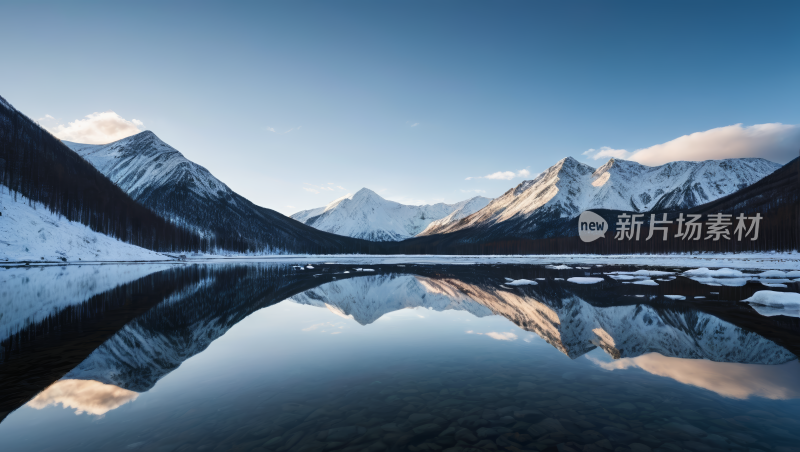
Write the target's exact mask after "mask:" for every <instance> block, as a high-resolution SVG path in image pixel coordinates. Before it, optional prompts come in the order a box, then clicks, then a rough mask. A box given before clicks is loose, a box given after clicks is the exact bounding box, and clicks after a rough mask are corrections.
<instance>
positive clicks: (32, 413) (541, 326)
mask: <svg viewBox="0 0 800 452" xmlns="http://www.w3.org/2000/svg"><path fill="white" fill-rule="evenodd" d="M314 267H316V268H305V269H303V270H300V269H299V268H297V267H293V266H289V265H278V264H259V263H251V264H246V265H224V264H215V265H188V266H179V267H165V266H157V267H156V266H153V267H150V268H145V267H143V266H142V267H130V266H122V267H121V266H94V267H93V266H85V267H82V268H73V267H51V268H42V269H6V270H0V271H4V272H6V273H5V274H4V275H3V276H2V277H3V278H4V281H5V282H8V284H6V288H5V289H3V290H4V292H3V296H4V298H5V299H4V300H3V302H4V303H3V304H2V310H3V312H2V316H0V326H2V327H3V328H4V330H3V337H2V346H3V347H2V349H0V350H2V351H1V353H2V356H1V358H2V364H0V378H2V379H1V380H0V382H2V384H1V385H0V413H2V416H3V420H2V422H0V443H1V444H3V445H4V447H3V450H15V451H16V450H21V451H22V450H35V451H39V450H82V451H83V450H87V451H91V450H98V451H106V450H158V451H160V450H163V451H173V450H174V451H183V450H186V451H189V450H242V451H250V450H253V451H255V450H274V451H285V450H292V451H295V450H297V451H301V450H309V451H323V450H375V451H379V450H447V449H452V450H513V451H516V450H542V451H544V450H553V451H555V450H559V451H562V452H563V451H571V450H583V451H601V450H603V451H609V450H619V451H626V450H632V451H647V450H665V451H667V450H692V451H705V450H742V451H745V450H763V451H790V450H798V449H797V444H798V442H800V436H798V433H797V432H798V431H800V421H799V420H800V400H798V398H800V365H799V364H798V361H797V357H796V356H797V353H798V352H800V345H799V344H800V341H799V340H798V339H799V338H800V325H798V319H796V318H792V317H787V316H782V315H776V316H771V317H764V316H761V315H759V314H758V313H757V312H756V311H755V310H754V309H753V308H752V307H750V306H749V305H747V304H744V303H738V302H737V301H738V300H742V299H744V298H747V297H749V296H750V295H752V293H753V292H755V291H756V290H761V289H763V287H760V286H758V285H757V284H751V283H746V284H743V285H740V286H724V285H709V284H703V283H702V282H699V281H695V280H691V279H688V278H683V277H681V276H678V275H677V274H676V275H674V276H664V277H659V278H654V280H656V279H658V281H657V285H656V286H649V285H637V284H631V281H630V280H627V281H626V280H625V279H624V278H622V279H619V280H617V279H613V278H610V277H609V276H608V273H610V272H611V271H620V270H622V271H625V270H628V271H632V270H637V269H635V268H621V267H615V268H613V269H609V268H602V267H587V268H571V269H566V270H558V269H554V268H545V267H540V266H524V265H513V266H503V265H474V266H448V265H406V266H396V265H393V266H390V265H385V266H368V267H369V269H370V270H373V271H356V268H358V267H353V266H342V265H314ZM361 268H362V270H363V268H364V267H361ZM9 272H11V273H9ZM345 272H347V273H345ZM576 276H577V277H601V278H603V281H602V282H600V283H597V284H590V285H582V284H575V283H572V282H569V281H567V279H568V278H570V277H576ZM507 278H508V279H507ZM523 278H524V279H528V280H531V281H535V282H536V283H537V284H535V285H522V286H512V285H508V283H509V280H519V279H523ZM661 279H663V280H661ZM9 281H11V282H9ZM787 290H795V286H791V285H790V287H789V288H788V289H787ZM667 295H670V296H673V297H667ZM675 296H680V297H683V298H685V300H676V299H674V298H676V297H675ZM701 297H702V298H701Z"/></svg>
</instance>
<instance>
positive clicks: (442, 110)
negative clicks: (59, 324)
mask: <svg viewBox="0 0 800 452" xmlns="http://www.w3.org/2000/svg"><path fill="white" fill-rule="evenodd" d="M111 3H113V4H111ZM0 10H1V11H2V14H0V15H2V16H3V18H4V20H3V23H4V25H3V27H2V28H0V41H2V42H3V43H5V44H4V46H3V50H2V61H3V67H4V70H3V71H0V95H2V96H3V97H5V98H6V99H7V100H8V101H9V102H11V103H12V104H13V105H14V106H16V107H17V108H18V109H20V110H21V111H23V112H24V113H26V114H27V115H28V116H30V117H32V118H35V119H39V118H46V115H50V116H51V117H52V118H53V119H49V118H46V119H42V124H43V125H46V126H48V127H51V128H52V127H55V126H56V124H62V125H68V123H69V122H72V121H75V120H77V119H81V118H84V117H86V115H89V114H92V113H94V112H105V111H113V112H115V113H116V114H117V115H119V116H120V117H121V118H124V119H125V120H128V121H132V120H133V119H136V120H138V121H140V122H141V124H143V125H142V126H141V127H140V128H141V129H142V130H144V129H148V130H152V131H153V132H155V133H156V134H157V135H158V136H159V137H161V138H162V139H163V140H164V141H166V142H167V143H169V144H171V145H172V146H174V147H175V148H177V149H178V150H180V151H181V152H182V153H183V154H184V155H186V156H187V157H188V158H189V159H191V160H193V161H195V162H198V163H200V164H202V165H204V166H205V167H207V168H208V169H209V170H210V171H211V172H212V173H213V174H214V175H216V176H217V177H218V178H220V179H221V180H222V181H223V182H225V183H227V184H228V185H229V186H230V187H231V188H232V189H234V190H235V191H237V192H239V193H240V194H242V195H244V196H246V197H247V198H249V199H251V200H252V201H253V202H255V203H256V204H259V205H263V206H265V207H269V208H273V209H276V210H278V211H280V212H283V213H286V214H290V213H293V212H295V211H297V210H300V209H307V208H311V207H317V206H321V205H325V204H327V203H328V202H330V201H332V200H333V199H335V198H337V197H339V196H341V195H343V194H345V193H347V192H355V191H357V190H358V189H359V188H361V187H369V188H371V189H373V190H375V191H376V192H378V193H380V194H382V195H383V196H384V197H387V198H389V199H394V200H398V201H401V202H406V203H420V202H437V201H446V202H455V201H458V200H461V199H464V198H467V197H470V196H472V195H474V194H476V193H479V194H483V195H485V196H490V197H495V196H498V195H500V194H502V193H503V192H505V191H506V190H508V189H509V188H511V187H513V186H514V185H516V184H517V183H519V182H520V181H521V180H522V177H524V175H525V171H527V172H528V173H529V174H530V176H533V175H535V174H536V173H538V172H540V171H542V170H544V169H546V168H547V167H549V166H551V165H552V164H554V163H555V162H557V161H558V160H559V159H561V158H563V157H566V156H573V157H575V158H578V159H580V160H582V161H585V162H587V163H590V164H592V165H593V166H599V165H601V164H602V163H603V162H604V159H602V158H599V159H597V160H594V159H592V156H596V155H597V153H598V152H599V151H600V150H601V148H603V147H608V148H609V149H607V150H606V153H605V154H604V155H618V156H630V155H631V153H632V152H633V151H636V150H638V149H643V148H648V147H651V146H654V145H658V144H661V143H666V142H669V141H670V140H674V139H676V138H679V137H681V136H684V135H688V134H693V133H696V132H704V131H708V130H711V129H715V128H720V127H727V126H733V125H736V124H742V126H741V127H740V128H739V129H721V130H723V131H725V130H727V131H729V132H731V133H732V134H733V135H732V136H733V137H734V138H735V137H736V136H738V135H736V134H737V133H745V132H746V131H747V130H750V131H751V132H753V133H751V135H753V136H757V137H756V138H754V140H755V141H754V143H755V144H753V146H755V147H754V148H747V149H744V150H740V151H741V154H737V153H735V152H734V154H735V155H731V156H743V155H750V154H753V153H755V154H756V155H758V154H759V153H763V154H764V155H765V156H766V155H767V154H769V157H771V158H772V159H774V160H783V161H781V162H780V163H784V162H785V161H786V160H787V159H788V158H789V155H788V154H787V153H786V151H785V150H780V151H774V149H773V150H770V149H772V148H770V147H769V146H768V145H766V147H765V148H763V149H762V148H760V147H759V146H762V145H763V143H761V144H760V142H759V141H758V139H760V138H758V137H759V136H762V135H763V133H761V132H760V131H761V130H764V129H758V130H756V129H745V128H746V127H748V126H753V125H759V124H774V123H781V124H784V125H785V126H783V128H780V127H778V129H775V127H777V126H775V127H773V128H772V129H769V130H773V132H774V130H778V131H777V132H774V134H778V135H775V136H777V137H778V138H776V139H778V140H783V141H784V144H783V145H782V146H783V147H782V148H781V149H786V148H787V146H788V147H789V148H791V147H792V146H794V145H795V144H798V145H799V146H796V147H800V141H797V142H795V141H796V140H797V139H798V137H799V136H800V135H798V133H797V127H795V126H796V125H798V124H800V109H799V108H798V104H799V102H798V101H800V83H798V80H800V58H798V55H800V33H798V32H797V24H796V19H797V17H800V3H798V2H759V3H738V2H713V1H706V2H598V1H590V2H469V1H426V2H415V1H404V2H399V1H398V2H383V1H381V2H347V1H345V2H257V3H252V4H250V3H239V2H224V3H222V2H220V3H218V4H213V3H201V2H154V3H150V2H125V3H121V2H97V3H94V2H52V3H50V2H15V3H10V4H9V2H6V3H4V4H3V6H0ZM9 44H11V45H9ZM272 130H274V131H272ZM737 130H738V132H737ZM742 131H745V132H742ZM773 132H770V133H773ZM704 136H706V137H709V136H710V135H704ZM715 136H716V135H715ZM701 138H702V137H701ZM773 138H774V137H773ZM709 139H711V140H712V141H713V140H714V139H716V138H714V137H713V136H711V138H709ZM773 141H774V140H773ZM786 142H788V145H787V144H786ZM700 143H701V144H700V145H702V146H706V145H704V144H702V143H704V142H703V141H702V140H701V141H700ZM773 144H774V143H773ZM695 146H697V145H695ZM726 146H727V145H726ZM748 146H750V145H748ZM773 147H774V146H773ZM678 148H680V149H679V151H674V149H677V148H670V147H667V148H657V149H656V150H653V151H652V152H651V154H652V153H654V152H655V153H660V155H661V156H662V157H663V158H667V159H669V158H670V157H669V155H672V154H673V153H675V155H684V154H686V153H689V154H690V155H695V154H696V152H695V151H694V150H693V149H694V148H692V149H689V148H686V146H684V147H682V148H681V147H680V146H678ZM589 149H595V150H596V151H595V152H594V153H591V152H590V153H588V154H585V153H587V151H588V150H589ZM623 149H624V150H626V151H621V150H623ZM664 149H666V150H664ZM726 149H727V147H726ZM748 149H749V150H748ZM773 151H774V152H773ZM615 152H616V153H615ZM681 152H682V153H684V154H681ZM737 152H738V151H737ZM748 152H749V153H750V154H748ZM793 155H796V153H795V154H793ZM710 157H712V158H714V157H719V156H718V155H717V154H714V155H710ZM642 162H643V163H647V161H644V160H643V161H642ZM522 170H525V171H522ZM496 172H512V173H514V178H513V179H486V178H479V177H480V176H486V175H489V174H492V173H496ZM530 176H529V177H530ZM468 177H473V178H472V179H470V180H467V178H468ZM321 187H325V188H332V190H329V189H323V188H321ZM336 187H343V189H339V188H336ZM314 191H316V192H317V193H314ZM290 206H291V207H290Z"/></svg>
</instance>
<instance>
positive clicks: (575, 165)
mask: <svg viewBox="0 0 800 452" xmlns="http://www.w3.org/2000/svg"><path fill="white" fill-rule="evenodd" d="M780 167H781V165H778V164H777V163H773V162H770V161H768V160H764V159H758V158H743V159H727V160H707V161H704V162H671V163H667V164H664V165H661V166H655V167H650V166H644V165H641V164H639V163H636V162H631V161H627V160H621V159H611V160H609V161H608V163H606V164H605V165H603V166H602V167H600V168H597V169H595V168H592V167H591V166H589V165H586V164H583V163H580V162H578V161H577V160H575V159H574V158H572V157H567V158H564V159H562V160H560V161H559V162H558V163H557V164H555V165H553V166H552V167H550V168H549V169H548V170H547V171H545V172H543V173H542V174H540V175H539V176H537V177H536V178H535V179H533V180H528V181H524V182H522V183H520V184H519V185H517V186H516V187H515V188H513V189H511V190H509V191H507V192H506V193H505V194H503V195H502V196H500V197H499V198H497V199H495V200H494V201H492V202H490V203H489V205H487V206H486V207H485V208H483V209H481V210H479V211H478V212H476V213H474V214H472V215H470V216H468V217H467V218H465V219H462V220H461V221H458V222H455V223H449V224H448V225H444V226H441V227H437V228H429V229H428V230H426V231H425V232H424V235H430V234H434V233H445V232H454V231H458V230H463V229H467V228H491V229H492V233H498V234H503V235H520V234H524V235H525V236H527V237H532V236H536V235H539V236H542V237H547V236H548V234H549V232H548V230H549V228H550V227H551V226H552V225H553V224H554V223H556V222H559V221H561V220H564V219H570V218H574V217H576V216H578V215H580V213H581V212H583V211H584V210H588V209H610V210H623V211H633V212H647V211H651V210H677V209H689V208H692V207H695V206H697V205H700V204H704V203H707V202H710V201H713V200H716V199H719V198H721V197H723V196H726V195H729V194H731V193H733V192H735V191H737V190H740V189H742V188H745V187H747V186H749V185H751V184H753V183H754V182H756V181H758V180H760V179H761V178H763V177H765V176H767V175H769V174H771V173H772V172H774V171H775V170H777V169H778V168H780Z"/></svg>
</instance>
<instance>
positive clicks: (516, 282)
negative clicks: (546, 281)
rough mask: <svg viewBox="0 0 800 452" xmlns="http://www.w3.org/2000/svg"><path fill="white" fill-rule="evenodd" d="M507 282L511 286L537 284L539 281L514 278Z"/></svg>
mask: <svg viewBox="0 0 800 452" xmlns="http://www.w3.org/2000/svg"><path fill="white" fill-rule="evenodd" d="M506 279H508V278H506ZM506 284H508V285H509V286H535V285H537V284H539V283H537V282H536V281H531V280H530V279H517V280H513V279H512V280H511V281H510V282H507V283H506Z"/></svg>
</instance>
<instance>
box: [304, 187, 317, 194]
mask: <svg viewBox="0 0 800 452" xmlns="http://www.w3.org/2000/svg"><path fill="white" fill-rule="evenodd" d="M303 190H305V191H307V192H311V193H314V194H315V195H318V194H319V191H318V190H314V189H313V188H311V187H303Z"/></svg>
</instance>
